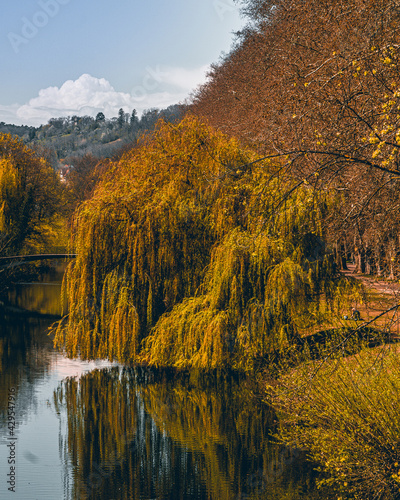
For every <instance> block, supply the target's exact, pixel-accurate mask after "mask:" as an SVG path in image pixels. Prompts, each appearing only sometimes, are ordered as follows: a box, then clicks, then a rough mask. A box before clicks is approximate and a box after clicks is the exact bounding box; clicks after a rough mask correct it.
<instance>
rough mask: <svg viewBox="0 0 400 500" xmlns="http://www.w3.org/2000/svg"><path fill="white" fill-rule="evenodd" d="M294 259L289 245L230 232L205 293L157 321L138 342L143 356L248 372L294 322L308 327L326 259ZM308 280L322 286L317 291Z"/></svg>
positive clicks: (282, 344)
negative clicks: (300, 260) (299, 260)
mask: <svg viewBox="0 0 400 500" xmlns="http://www.w3.org/2000/svg"><path fill="white" fill-rule="evenodd" d="M288 253H289V255H288ZM297 258H298V255H297V253H296V251H292V253H291V255H290V245H288V244H287V242H284V241H282V240H279V239H274V238H271V237H270V236H268V235H266V234H265V233H263V232H259V233H258V236H257V237H254V236H253V235H252V234H250V233H248V232H242V231H238V230H234V231H232V232H231V233H230V234H229V235H228V236H227V237H226V239H225V241H224V242H223V243H222V244H221V245H220V246H218V247H216V248H215V250H214V252H213V254H212V257H211V263H210V266H209V268H208V271H207V273H206V277H205V281H204V283H203V286H202V288H201V291H202V292H203V293H201V294H199V295H198V296H196V297H192V298H186V299H184V300H183V301H182V303H180V304H177V305H176V306H175V307H174V308H173V309H172V311H171V312H170V313H168V314H165V315H163V316H162V317H161V318H160V319H159V321H158V323H157V324H156V326H155V327H154V328H153V330H152V332H151V333H150V335H149V336H148V337H147V338H146V340H145V341H144V352H143V356H144V359H145V360H146V361H148V362H149V363H150V364H155V365H172V366H175V367H178V368H182V367H196V368H206V369H213V368H218V367H221V366H227V365H231V366H234V367H235V368H238V369H244V370H248V369H252V368H253V367H254V363H255V362H257V360H260V359H261V358H264V357H266V356H268V355H270V354H272V353H273V352H276V351H282V350H283V349H288V348H289V346H290V341H291V340H292V339H293V337H294V336H295V335H296V333H297V332H298V326H299V323H300V324H301V325H303V323H306V324H308V325H309V326H311V325H312V324H313V318H314V317H315V314H316V312H317V310H318V305H319V304H318V301H319V300H320V298H321V297H320V293H319V292H320V289H321V288H324V280H326V281H327V282H329V281H330V279H331V276H330V274H329V265H327V263H328V261H322V263H321V266H317V265H315V264H312V263H310V262H307V261H306V260H305V259H303V260H302V262H301V263H300V262H298V261H297ZM325 275H326V276H325ZM313 281H319V283H320V285H319V287H318V293H315V287H313ZM326 291H327V290H325V292H326Z"/></svg>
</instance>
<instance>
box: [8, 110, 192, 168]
mask: <svg viewBox="0 0 400 500" xmlns="http://www.w3.org/2000/svg"><path fill="white" fill-rule="evenodd" d="M183 114H184V106H183V105H179V104H175V105H172V106H169V107H168V108H166V109H163V110H159V109H149V110H147V111H145V112H144V113H143V115H142V116H141V118H138V116H137V114H136V110H133V111H132V113H131V114H129V113H125V112H124V110H123V109H120V110H119V113H118V116H117V117H114V118H111V119H107V118H106V117H105V116H104V114H103V113H98V114H97V116H96V117H95V118H93V117H91V116H69V117H66V118H65V117H64V118H52V119H51V120H49V122H48V123H47V124H46V125H41V126H40V127H29V126H25V125H21V126H20V125H10V124H6V123H4V122H1V123H0V133H9V134H11V135H13V136H14V135H17V136H18V137H20V138H21V139H22V140H23V141H24V142H25V144H26V145H28V146H30V147H32V148H33V149H37V150H39V151H41V152H42V153H43V154H45V156H46V157H47V158H48V159H49V160H50V161H51V163H52V165H53V167H54V168H59V167H61V166H62V165H64V164H65V163H68V160H69V158H71V157H75V158H76V157H79V156H84V155H86V154H91V155H94V156H96V157H99V158H107V157H111V156H113V155H115V154H116V153H117V152H118V150H120V149H121V148H123V147H124V146H125V145H127V144H130V143H132V142H134V141H135V140H136V139H137V137H138V136H140V135H141V134H142V133H144V132H146V131H148V130H152V129H153V128H154V125H155V123H156V121H157V120H158V119H159V118H161V117H162V118H164V119H165V120H167V121H171V122H174V121H177V120H179V119H180V118H181V117H182V116H183Z"/></svg>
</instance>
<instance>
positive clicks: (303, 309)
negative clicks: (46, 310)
mask: <svg viewBox="0 0 400 500" xmlns="http://www.w3.org/2000/svg"><path fill="white" fill-rule="evenodd" d="M285 191H286V192H289V191H291V192H292V194H291V196H288V197H287V198H286V200H285V202H284V203H282V204H281V205H280V207H279V209H277V203H279V199H280V196H281V193H282V192H285ZM334 203H336V200H335V198H334V197H332V196H331V195H330V194H329V193H328V192H325V193H320V196H319V197H315V196H313V189H312V187H311V186H309V185H308V186H305V185H304V186H300V187H297V181H296V180H294V179H293V178H292V177H291V176H290V175H286V174H285V165H284V163H283V164H282V162H281V161H280V160H277V161H276V162H272V161H268V160H264V161H262V158H260V156H258V155H257V154H255V153H254V152H253V151H252V150H250V149H248V148H244V147H242V146H240V144H239V143H238V142H237V141H236V140H235V139H228V138H227V137H226V136H224V135H223V134H222V133H220V132H217V131H215V130H213V129H212V128H211V127H209V126H207V125H206V124H204V123H203V122H201V121H199V120H198V119H196V118H194V117H192V116H187V117H185V118H184V119H183V120H182V121H181V122H179V123H178V124H176V125H173V124H170V123H166V122H164V121H160V122H159V123H158V126H157V128H156V131H155V132H154V133H153V134H151V135H147V136H144V137H143V138H142V140H141V142H140V143H139V144H138V146H137V147H135V148H134V149H132V150H131V151H128V152H126V153H125V154H124V155H123V156H122V157H121V158H120V159H119V160H118V161H116V162H115V163H114V164H113V165H112V166H111V168H110V169H109V171H108V172H107V173H106V175H105V176H104V177H103V178H102V180H101V182H100V183H99V185H98V186H97V188H96V190H95V192H94V194H93V196H92V197H91V198H90V199H89V200H88V201H86V202H85V203H83V204H82V205H81V206H80V207H79V208H78V210H77V212H76V214H75V216H74V223H73V245H74V249H75V251H76V253H77V254H78V257H77V259H76V261H75V262H73V263H71V265H70V266H69V268H68V270H67V273H66V278H65V283H64V290H65V293H66V297H67V299H68V303H69V313H68V315H67V316H66V317H65V318H64V320H63V321H62V322H61V323H60V324H59V326H58V328H57V330H56V343H57V345H59V346H65V347H66V349H67V352H68V353H69V354H70V355H72V356H76V355H78V354H79V355H81V356H83V357H87V358H92V357H102V356H106V357H110V358H114V359H119V360H130V361H146V362H147V363H150V364H153V365H170V366H175V367H198V368H218V367H221V366H233V367H235V368H237V369H241V370H252V369H253V368H254V367H255V365H256V364H257V363H265V362H268V360H270V359H273V357H274V356H275V355H279V353H283V352H286V351H287V352H289V351H290V349H294V346H295V345H296V341H297V340H296V339H298V336H299V332H300V331H301V330H302V329H304V328H311V327H312V326H315V325H316V324H321V322H324V321H329V317H330V316H331V312H332V311H333V310H335V308H337V307H338V304H339V303H340V300H341V299H340V297H342V296H343V293H341V294H338V293H337V287H338V286H339V285H340V283H338V281H337V276H336V274H335V268H334V265H333V262H332V259H331V257H330V256H329V255H327V254H326V252H325V244H324V241H323V237H324V235H323V231H322V226H321V222H322V220H323V216H324V212H325V211H326V210H327V207H328V206H331V205H332V204H334Z"/></svg>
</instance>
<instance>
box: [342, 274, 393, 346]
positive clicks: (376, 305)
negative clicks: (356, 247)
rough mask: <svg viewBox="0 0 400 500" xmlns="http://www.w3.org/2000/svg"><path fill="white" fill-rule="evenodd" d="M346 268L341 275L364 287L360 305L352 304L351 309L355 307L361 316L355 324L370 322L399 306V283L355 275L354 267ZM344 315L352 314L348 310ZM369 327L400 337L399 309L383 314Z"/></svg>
mask: <svg viewBox="0 0 400 500" xmlns="http://www.w3.org/2000/svg"><path fill="white" fill-rule="evenodd" d="M347 267H348V270H346V271H342V273H343V275H344V276H346V277H347V278H348V279H350V280H352V279H355V280H358V281H361V283H362V284H363V285H364V297H363V301H362V303H355V304H353V307H355V308H356V309H357V310H358V311H359V312H360V315H361V321H360V322H357V323H358V324H361V323H362V322H365V321H370V320H372V319H373V318H375V317H376V316H379V315H380V314H382V313H383V312H384V311H386V310H388V309H390V308H392V307H393V306H395V305H396V304H400V283H399V281H385V280H384V279H380V278H378V277H377V276H368V275H365V274H358V273H355V272H354V271H355V265H352V264H348V265H347ZM345 314H346V315H347V316H348V317H349V318H350V317H351V314H352V312H351V310H350V311H348V312H345ZM350 321H352V320H350ZM371 326H377V327H379V328H384V329H385V330H386V331H390V332H391V333H392V334H393V335H394V336H396V337H400V307H399V308H397V309H395V310H393V311H390V312H388V313H387V314H384V315H383V316H381V317H380V318H378V319H377V320H376V321H375V322H374V323H373V324H371Z"/></svg>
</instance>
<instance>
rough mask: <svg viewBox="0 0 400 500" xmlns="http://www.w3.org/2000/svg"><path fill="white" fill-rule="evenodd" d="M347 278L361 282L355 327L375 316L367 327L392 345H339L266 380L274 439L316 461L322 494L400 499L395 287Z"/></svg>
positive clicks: (399, 358) (399, 356)
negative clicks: (353, 348)
mask: <svg viewBox="0 0 400 500" xmlns="http://www.w3.org/2000/svg"><path fill="white" fill-rule="evenodd" d="M348 279H350V280H357V281H358V282H363V285H364V290H363V295H364V302H363V303H362V304H361V303H360V304H358V310H359V311H360V312H361V318H362V320H363V321H360V322H354V327H355V328H357V327H360V326H361V325H362V324H363V322H364V323H367V322H369V321H371V319H372V318H373V317H376V316H379V318H378V319H377V321H376V322H373V323H371V325H374V326H375V329H376V330H377V331H381V332H382V335H383V336H385V337H386V338H387V336H388V335H390V338H391V339H392V340H393V342H394V343H383V344H382V345H380V346H376V347H374V348H368V347H367V346H364V348H362V349H361V350H360V352H358V353H357V354H354V355H348V353H346V352H345V351H346V348H345V344H343V345H342V346H340V348H339V347H338V348H337V349H336V351H332V353H333V355H332V356H327V357H326V358H320V359H318V360H314V361H312V360H310V361H308V362H304V363H302V364H300V365H298V366H296V367H295V368H294V369H292V370H289V371H288V372H287V373H285V374H283V375H282V376H281V377H280V378H279V379H278V380H276V381H274V382H273V383H268V384H267V386H266V395H267V396H266V400H267V401H268V402H269V403H270V404H272V406H273V407H274V408H275V409H276V410H277V412H278V415H279V417H280V429H279V431H278V436H279V438H280V439H281V440H282V441H283V442H284V443H286V444H287V445H289V446H290V447H293V448H300V449H305V450H307V451H308V454H309V457H310V458H311V459H312V460H314V461H315V462H317V463H319V470H321V471H322V472H323V473H324V479H322V480H320V482H319V486H320V488H321V492H324V491H326V492H327V493H326V494H328V492H329V494H331V493H332V492H333V495H334V498H337V499H340V498H342V499H359V500H361V499H362V500H368V499H380V500H393V499H396V498H400V450H399V446H398V441H399V435H400V417H399V415H400V414H399V407H398V400H399V395H400V346H399V345H398V344H397V342H396V341H397V338H396V337H397V332H398V318H397V314H398V313H397V310H396V309H393V306H394V305H395V304H396V303H398V302H397V301H398V298H397V285H396V284H395V283H393V282H383V281H382V280H378V281H377V280H372V279H371V277H366V276H357V277H354V276H349V277H348ZM373 283H376V284H373ZM365 285H367V286H365ZM389 291H390V293H389ZM390 308H392V311H391V312H390V313H388V314H383V313H384V311H385V310H387V309H390ZM354 335H355V332H354V333H353V336H354ZM351 338H352V334H351V332H349V339H351ZM321 494H324V493H321Z"/></svg>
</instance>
